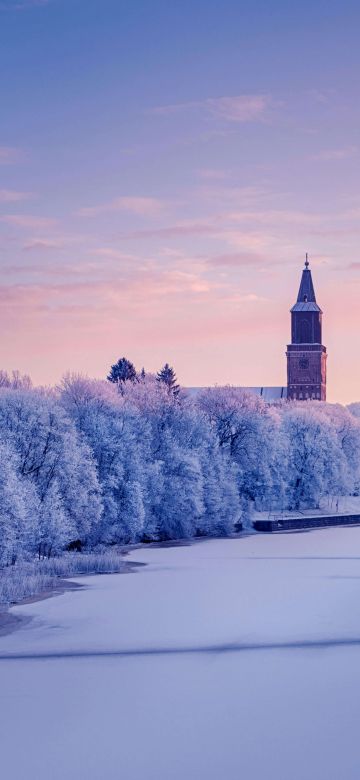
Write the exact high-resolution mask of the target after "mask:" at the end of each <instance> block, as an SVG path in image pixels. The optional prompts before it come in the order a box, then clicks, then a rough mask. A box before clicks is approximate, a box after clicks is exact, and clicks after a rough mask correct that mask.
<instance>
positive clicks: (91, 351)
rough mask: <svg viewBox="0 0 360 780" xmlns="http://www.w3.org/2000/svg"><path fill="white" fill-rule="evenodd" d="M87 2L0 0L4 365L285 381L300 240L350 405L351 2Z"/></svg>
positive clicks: (333, 375) (339, 389)
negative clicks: (124, 368) (124, 363)
mask: <svg viewBox="0 0 360 780" xmlns="http://www.w3.org/2000/svg"><path fill="white" fill-rule="evenodd" d="M78 5H79V7H77V8H76V9H75V8H74V9H73V10H71V9H70V11H69V6H68V5H66V3H65V2H64V0H57V1H55V0H53V2H51V0H49V2H46V1H45V0H44V2H43V3H41V4H38V3H32V2H31V0H28V2H24V3H19V4H15V5H13V6H12V10H9V9H10V6H11V3H4V4H3V5H2V7H0V22H1V23H2V29H3V30H4V31H5V38H4V48H3V57H4V62H5V64H7V80H6V84H5V83H4V85H3V87H2V95H1V99H2V116H3V123H2V128H1V130H0V265H1V271H2V274H1V282H0V325H1V332H2V339H1V358H0V367H2V368H4V369H8V370H11V369H15V368H16V369H19V370H20V371H21V372H27V373H29V374H30V375H31V376H32V377H33V380H34V381H35V382H36V383H45V384H50V383H51V384H53V383H56V382H57V381H59V379H60V378H61V376H62V374H63V373H65V371H67V370H71V371H80V372H85V373H88V374H89V375H91V376H97V377H103V376H106V374H107V372H108V369H109V366H110V365H111V364H112V363H113V362H115V361H116V360H117V359H118V358H119V357H122V356H123V355H125V356H126V357H128V358H129V359H131V360H132V361H133V362H134V364H135V365H136V367H137V368H138V369H140V368H141V367H142V366H144V367H145V368H146V369H147V370H149V371H157V370H158V369H159V368H160V367H161V366H162V365H163V364H164V363H165V362H169V363H171V364H172V365H174V367H175V370H176V372H177V374H178V378H179V380H180V382H181V383H182V384H184V385H189V386H194V385H197V386H198V385H200V386H203V385H208V384H215V383H223V384H226V383H232V384H236V385H250V386H252V385H283V384H285V382H286V362H285V349H286V344H287V342H288V338H289V331H290V315H289V309H290V307H291V305H292V304H293V303H294V302H295V299H296V295H297V290H298V286H299V281H300V274H301V270H302V267H303V261H304V256H305V252H306V251H308V252H309V254H310V258H311V268H312V272H313V278H314V283H315V289H316V294H317V299H318V302H319V304H320V305H321V307H322V309H323V311H324V328H323V334H324V343H325V345H326V346H327V347H328V352H329V359H328V398H329V400H331V401H341V402H350V401H354V400H357V399H360V368H359V367H358V361H357V359H356V357H355V356H356V355H357V348H358V328H359V307H358V298H359V282H360V257H359V251H358V248H359V234H360V228H359V217H360V193H359V180H360V176H359V174H360V145H359V140H358V127H359V118H360V117H359V113H360V110H359V105H360V103H359V100H358V84H357V82H356V80H355V79H354V73H355V72H356V68H357V67H358V66H359V64H360V63H359V62H357V61H356V62H355V60H358V59H360V55H359V54H358V48H357V43H356V41H355V37H354V36H355V30H356V29H358V22H359V21H360V19H359V9H358V8H356V7H355V6H354V7H353V5H352V3H350V6H351V8H350V7H349V9H348V15H347V16H346V17H344V16H343V13H342V6H341V4H340V3H337V2H334V4H333V5H332V6H331V9H329V14H328V17H327V23H326V25H324V19H323V15H322V14H320V10H319V9H316V8H314V7H313V4H311V3H310V2H309V3H305V6H306V7H305V6H303V7H302V8H301V9H300V8H299V9H297V10H296V11H295V10H294V8H292V10H291V9H289V8H288V5H289V4H287V3H285V2H278V3H275V4H273V6H272V8H271V13H270V9H269V11H267V10H266V9H264V8H263V4H261V13H260V11H259V9H260V6H259V8H258V9H256V6H257V3H256V2H255V3H244V4H241V6H242V10H241V14H240V10H239V5H240V4H238V3H236V2H232V1H230V0H226V2H225V3H224V5H223V7H222V9H221V11H222V12H221V14H219V8H218V6H217V4H213V3H208V4H205V5H204V4H203V2H202V0H201V1H200V2H199V3H198V5H196V7H194V5H191V4H190V3H188V1H187V0H184V5H183V7H182V13H181V14H178V15H177V14H176V12H175V8H170V7H169V8H168V9H166V10H165V9H164V5H163V4H162V3H160V1H159V2H157V0H154V2H153V3H152V4H151V6H152V7H151V13H150V9H149V8H148V6H146V4H144V3H141V6H142V16H141V19H140V18H137V17H136V24H135V22H134V17H133V14H134V13H135V11H134V9H130V8H128V10H127V11H126V13H124V14H123V15H122V16H121V15H119V7H118V5H117V4H115V3H110V7H109V14H108V15H107V16H105V15H103V14H95V9H94V15H92V13H91V9H90V10H89V9H88V8H87V12H88V16H87V24H86V25H83V21H82V20H83V15H82V14H81V13H80V11H81V6H82V0H80V3H79V4H78ZM95 5H96V3H95ZM170 5H171V4H170ZM215 6H216V7H215ZM201 8H202V10H203V12H202V13H200V11H201ZM84 9H85V5H84V6H83V10H84ZM290 10H291V13H290ZM205 11H206V13H205ZM306 14H307V16H306ZM120 16H121V18H120ZM240 17H241V18H240ZM305 18H306V24H305ZM260 40H261V46H260V44H259V41H260ZM39 41H40V45H39ZM184 42H187V43H186V44H185V43H184ZM184 45H186V53H187V56H186V58H184V56H183V46H184ZM94 46H95V49H94ZM65 51H66V56H64V52H65ZM274 52H276V56H275V55H274ZM304 52H306V56H304ZM335 53H336V56H335Z"/></svg>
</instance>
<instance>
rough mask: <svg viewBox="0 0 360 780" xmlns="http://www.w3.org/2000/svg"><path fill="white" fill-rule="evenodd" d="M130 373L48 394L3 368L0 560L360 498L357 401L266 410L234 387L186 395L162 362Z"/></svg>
mask: <svg viewBox="0 0 360 780" xmlns="http://www.w3.org/2000/svg"><path fill="white" fill-rule="evenodd" d="M122 361H125V363H122ZM119 364H121V365H120V366H119ZM127 364H129V361H126V359H125V358H122V359H121V360H120V361H118V364H115V366H113V367H112V368H111V371H110V374H109V376H108V379H107V380H104V381H102V380H94V379H89V378H88V377H84V376H81V375H78V374H67V375H66V376H65V377H64V378H63V380H62V382H61V384H60V386H58V387H56V388H33V387H32V385H31V381H30V380H29V378H28V377H21V375H20V374H18V373H15V374H13V376H12V377H9V376H8V375H7V374H6V373H5V372H0V564H1V565H8V564H11V563H14V562H15V561H16V560H17V559H18V558H19V557H20V558H28V559H29V558H31V557H34V556H35V555H37V556H39V557H49V556H52V555H55V554H58V553H60V552H61V551H63V550H65V549H69V547H70V548H86V549H88V550H93V549H97V548H98V547H99V546H101V545H114V544H128V543H131V542H137V541H152V540H167V539H178V538H189V537H193V536H223V535H228V534H230V533H232V532H233V531H234V529H236V528H237V527H239V523H241V522H244V521H246V520H247V519H248V518H249V516H250V515H251V512H252V511H253V509H254V508H255V509H269V510H271V509H272V510H276V509H299V508H302V507H315V506H318V504H319V501H320V500H321V499H322V498H323V497H324V496H328V495H349V494H354V493H357V491H358V490H359V464H360V418H359V416H358V415H359V409H360V405H356V404H354V405H353V406H352V407H350V408H349V409H347V408H345V407H342V406H340V405H337V404H335V405H332V404H327V403H323V402H319V401H314V402H311V401H309V402H279V403H277V404H274V405H269V404H266V403H264V402H263V401H262V399H261V398H258V397H256V396H254V395H251V394H249V393H246V392H245V391H243V390H241V389H240V388H234V387H215V388H208V389H204V390H202V391H200V392H199V393H197V394H196V395H195V396H194V395H192V394H191V393H189V392H186V391H185V390H182V389H181V388H180V387H179V385H178V383H177V380H176V376H175V372H174V370H173V369H172V368H171V366H169V365H168V364H166V366H164V368H163V369H162V370H161V371H160V372H159V373H158V374H157V375H153V374H148V373H145V371H144V370H143V371H142V372H140V373H139V374H138V373H137V372H136V371H135V369H134V372H132V370H130V369H129V365H127ZM131 365H132V364H130V366H131ZM116 367H118V369H119V371H118V372H117V368H116ZM128 369H129V370H128Z"/></svg>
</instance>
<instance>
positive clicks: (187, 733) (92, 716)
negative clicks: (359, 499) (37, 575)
mask: <svg viewBox="0 0 360 780" xmlns="http://www.w3.org/2000/svg"><path fill="white" fill-rule="evenodd" d="M129 558H130V560H132V561H141V562H143V563H146V564H147V565H146V566H144V567H141V568H139V569H137V571H136V572H135V573H133V574H121V575H104V576H98V577H85V578H79V579H78V580H77V581H78V582H81V583H83V584H84V585H85V586H86V587H85V588H83V589H77V590H74V591H67V592H66V593H64V594H63V595H61V596H57V597H55V598H51V599H48V600H45V601H39V602H37V603H33V604H29V605H26V606H24V605H23V606H19V607H16V608H14V609H13V613H14V614H16V615H24V616H26V617H32V618H33V619H32V621H31V622H30V623H28V624H26V625H24V627H23V628H21V629H20V630H18V631H16V632H14V633H13V634H9V635H8V636H5V637H2V638H0V696H1V709H0V742H1V770H2V776H3V777H6V778H7V780H20V779H21V780H23V778H26V779H27V780H35V778H36V780H45V779H46V780H49V778H51V780H60V778H61V780H64V779H65V780H72V778H74V780H75V778H76V779H77V780H85V779H86V780H102V778H105V780H113V778H114V779H115V778H116V779H117V778H121V780H140V778H141V780H143V779H144V780H155V778H156V779H157V780H184V779H185V778H190V780H192V778H194V779H195V778H196V780H197V779H198V778H200V779H202V778H204V779H205V778H206V780H217V779H218V778H226V780H239V779H240V778H244V780H264V779H265V780H272V779H273V778H274V780H275V778H276V779H277V780H290V778H291V780H305V778H306V780H325V779H326V780H339V779H340V778H341V779H343V778H344V780H353V778H354V780H355V778H356V780H358V778H359V774H360V771H359V766H360V746H359V740H358V723H359V719H360V697H359V693H358V692H359V687H360V618H359V603H360V528H331V529H324V530H321V531H311V532H308V533H297V534H276V535H251V536H248V537H242V538H241V537H240V538H238V539H229V540H226V539H224V540H207V541H203V542H200V543H195V544H193V545H185V546H178V547H167V548H156V547H149V548H142V549H139V550H134V551H133V552H132V553H131V555H130V556H129Z"/></svg>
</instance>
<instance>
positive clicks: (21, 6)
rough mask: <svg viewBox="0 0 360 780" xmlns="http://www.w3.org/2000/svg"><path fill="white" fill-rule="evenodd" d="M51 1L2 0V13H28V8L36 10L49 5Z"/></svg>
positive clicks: (0, 5) (0, 3)
mask: <svg viewBox="0 0 360 780" xmlns="http://www.w3.org/2000/svg"><path fill="white" fill-rule="evenodd" d="M49 2H50V0H21V1H20V2H19V0H2V2H0V11H26V10H27V9H28V8H36V7H39V6H42V5H48V4H49Z"/></svg>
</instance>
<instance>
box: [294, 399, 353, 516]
mask: <svg viewBox="0 0 360 780" xmlns="http://www.w3.org/2000/svg"><path fill="white" fill-rule="evenodd" d="M282 433H283V435H284V436H285V439H286V441H287V457H286V458H285V459H284V469H285V470H286V481H287V500H288V506H289V508H290V509H300V508H301V507H318V506H319V502H320V499H321V498H322V497H323V496H326V495H330V494H331V493H332V492H335V493H338V492H342V490H341V487H342V484H341V477H342V472H343V469H344V465H345V464H344V461H345V456H344V454H343V453H342V452H341V449H340V447H339V445H338V442H337V437H336V431H335V430H334V428H333V426H332V425H331V424H330V423H329V422H328V421H327V420H326V418H325V416H324V415H323V414H321V410H320V409H319V408H318V407H317V408H316V409H315V408H311V405H310V404H309V405H307V404H306V405H304V404H303V405H300V404H299V405H297V404H294V405H292V404H291V405H290V406H289V407H288V409H287V410H285V412H284V415H283V419H282Z"/></svg>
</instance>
